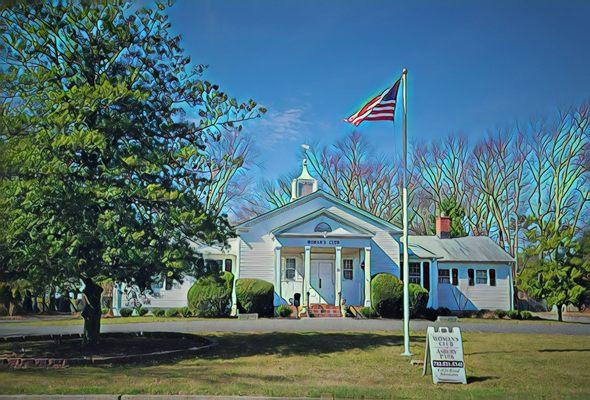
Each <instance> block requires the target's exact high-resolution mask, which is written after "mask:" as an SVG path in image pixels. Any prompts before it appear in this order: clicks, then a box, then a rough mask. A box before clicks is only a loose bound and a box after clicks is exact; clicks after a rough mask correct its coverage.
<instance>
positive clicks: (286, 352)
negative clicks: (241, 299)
mask: <svg viewBox="0 0 590 400" xmlns="http://www.w3.org/2000/svg"><path fill="white" fill-rule="evenodd" d="M205 336H206V337H208V338H210V339H213V340H216V341H217V342H218V345H217V346H215V347H212V348H210V349H207V350H205V351H204V352H203V353H201V354H199V355H198V356H197V357H198V358H203V359H234V358H240V357H249V356H256V355H280V356H293V355H295V356H307V355H316V356H317V355H324V354H330V353H336V352H343V351H347V350H353V349H358V350H365V349H370V348H374V347H379V346H401V345H402V344H403V337H402V336H399V335H378V334H372V333H360V332H359V333H352V332H349V333H336V332H334V333H322V332H310V333H300V332H272V333H253V334H249V333H232V334H224V335H221V336H214V337H211V336H207V335H205ZM412 342H413V343H416V342H421V343H423V342H424V337H412Z"/></svg>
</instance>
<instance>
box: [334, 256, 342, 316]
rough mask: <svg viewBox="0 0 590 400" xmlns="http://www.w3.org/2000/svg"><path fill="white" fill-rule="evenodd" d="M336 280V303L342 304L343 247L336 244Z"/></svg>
mask: <svg viewBox="0 0 590 400" xmlns="http://www.w3.org/2000/svg"><path fill="white" fill-rule="evenodd" d="M335 268H336V282H335V285H334V291H335V292H336V293H335V294H336V295H335V296H334V299H335V301H336V303H335V305H337V306H340V305H341V304H342V247H341V246H336V267H335Z"/></svg>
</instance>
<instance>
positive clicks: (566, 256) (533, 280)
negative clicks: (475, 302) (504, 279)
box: [518, 219, 590, 321]
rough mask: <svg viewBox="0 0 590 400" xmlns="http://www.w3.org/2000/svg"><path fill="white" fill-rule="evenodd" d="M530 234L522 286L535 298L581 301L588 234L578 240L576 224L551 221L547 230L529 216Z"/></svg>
mask: <svg viewBox="0 0 590 400" xmlns="http://www.w3.org/2000/svg"><path fill="white" fill-rule="evenodd" d="M527 229H528V230H527V238H528V240H529V241H530V243H531V244H532V246H531V247H529V248H528V249H527V250H526V251H525V261H524V266H525V268H524V269H523V271H522V272H521V274H520V275H519V276H518V284H519V287H521V288H522V289H524V290H525V291H526V292H527V293H529V294H530V295H532V296H533V297H534V298H537V299H540V300H541V299H542V300H545V301H546V302H547V304H548V305H550V306H556V307H557V313H558V314H557V315H558V320H559V321H562V320H563V316H562V307H563V306H564V305H568V304H574V305H577V304H578V302H579V300H580V299H581V297H582V295H583V294H584V291H585V290H586V289H587V286H588V277H589V276H590V259H589V258H588V255H587V253H586V252H587V250H588V249H587V248H586V245H587V243H586V238H582V240H574V238H573V235H572V232H573V228H572V227H568V226H563V227H556V225H553V224H551V225H548V226H547V227H545V228H544V229H543V230H541V229H539V228H538V226H537V225H535V224H534V223H533V222H532V219H529V225H528V226H527Z"/></svg>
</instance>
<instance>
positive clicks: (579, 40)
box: [170, 0, 590, 178]
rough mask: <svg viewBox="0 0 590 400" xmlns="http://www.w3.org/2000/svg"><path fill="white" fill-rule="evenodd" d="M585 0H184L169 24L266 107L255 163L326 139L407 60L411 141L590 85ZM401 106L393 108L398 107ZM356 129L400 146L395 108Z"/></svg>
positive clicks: (546, 109)
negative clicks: (387, 118)
mask: <svg viewBox="0 0 590 400" xmlns="http://www.w3.org/2000/svg"><path fill="white" fill-rule="evenodd" d="M588 15H590V1H581V0H580V1H542V0H531V1H518V2H514V1H481V0H479V1H411V2H410V1H404V2H402V1H334V0H325V1H311V0H299V1H237V0H231V1H229V0H228V1H219V0H218V1H188V0H184V1H182V0H180V1H178V2H177V3H176V4H175V6H174V7H172V9H171V11H170V18H171V21H172V23H173V27H174V30H175V31H177V32H178V33H180V34H182V36H183V45H184V47H185V49H186V50H187V51H188V53H189V54H190V55H191V56H192V59H193V61H194V62H198V63H205V64H209V66H210V69H209V71H208V74H207V78H208V79H210V80H212V81H214V82H216V83H219V84H220V85H222V87H223V89H224V90H226V91H227V92H228V93H230V94H231V95H233V96H236V97H238V98H240V99H246V98H250V97H251V98H253V99H255V100H256V101H257V102H258V103H260V104H263V105H265V106H266V107H267V108H268V110H269V112H268V114H267V115H266V116H265V117H264V119H263V120H261V121H258V122H256V123H255V124H249V125H247V126H246V127H245V128H246V132H247V133H248V134H252V135H255V137H256V142H257V145H258V147H259V162H260V164H261V170H260V171H257V172H256V173H257V174H260V176H264V177H268V178H273V177H277V176H279V175H281V174H284V173H287V172H288V171H290V170H293V169H294V168H296V166H297V164H298V159H299V154H300V147H299V145H300V144H302V143H317V142H319V143H324V144H329V143H333V142H335V141H337V140H339V139H341V138H343V137H344V136H345V135H346V134H347V133H349V132H350V131H351V130H352V126H350V125H348V124H346V123H344V122H342V119H343V118H344V117H347V116H348V115H349V114H350V113H352V112H354V111H355V109H356V108H358V107H359V106H361V105H362V103H363V101H364V100H365V99H367V98H368V97H369V96H370V95H371V94H374V93H375V92H377V91H379V90H381V89H383V88H384V87H386V86H387V85H389V84H392V83H393V82H394V81H395V79H396V78H397V77H398V76H399V74H400V73H401V70H402V68H403V67H406V68H408V70H409V112H410V118H409V134H410V141H413V142H423V141H428V140H432V139H435V138H438V137H442V136H446V135H448V134H462V135H466V136H468V137H469V138H470V139H477V138H480V137H483V136H485V135H486V134H487V133H488V132H489V131H490V130H492V129H494V128H497V127H505V126H507V125H510V124H512V123H513V122H515V121H517V120H518V121H526V120H528V119H529V118H531V117H539V116H547V115H550V114H551V113H553V112H554V111H555V110H556V109H557V108H559V107H564V106H567V105H575V104H579V103H580V102H582V101H584V100H588V99H589V98H590V51H589V50H590V45H589V44H588V41H589V40H590V23H588ZM398 115H399V114H398ZM397 122H398V123H396V126H395V128H394V127H392V125H391V123H387V122H378V123H364V124H362V125H361V126H360V127H359V130H360V131H361V132H362V133H363V134H364V135H366V138H367V139H368V140H369V141H370V143H371V144H372V145H373V146H374V147H375V148H377V149H379V151H381V152H385V153H387V154H389V155H392V156H394V155H397V156H399V154H400V149H401V136H400V126H401V123H400V122H401V119H400V118H399V117H398V120H397Z"/></svg>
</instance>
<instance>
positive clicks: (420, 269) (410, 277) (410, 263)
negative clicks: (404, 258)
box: [408, 261, 424, 287]
mask: <svg viewBox="0 0 590 400" xmlns="http://www.w3.org/2000/svg"><path fill="white" fill-rule="evenodd" d="M412 264H418V280H419V282H412V280H411V279H412V274H411V273H410V267H411V266H412ZM408 275H409V279H410V283H418V284H419V285H420V286H422V287H424V285H423V283H424V277H423V276H422V261H409V262H408ZM415 277H416V276H415V275H414V278H415Z"/></svg>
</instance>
